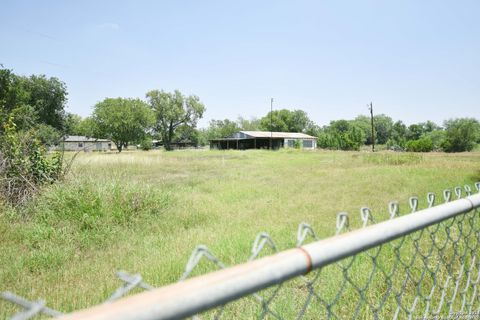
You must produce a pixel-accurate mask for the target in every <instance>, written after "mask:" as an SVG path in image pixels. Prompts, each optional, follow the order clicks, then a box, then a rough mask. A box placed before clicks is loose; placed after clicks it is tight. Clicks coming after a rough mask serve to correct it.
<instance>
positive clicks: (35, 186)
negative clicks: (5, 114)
mask: <svg viewBox="0 0 480 320" xmlns="http://www.w3.org/2000/svg"><path fill="white" fill-rule="evenodd" d="M34 133H35V132H34V131H31V130H30V131H26V132H22V131H18V130H17V126H16V124H15V123H14V121H13V118H12V117H10V118H9V120H8V122H6V123H5V124H4V125H3V134H2V135H1V136H0V202H1V201H3V202H6V203H8V204H10V205H12V206H14V207H18V206H22V205H24V204H25V203H27V202H28V200H30V199H31V198H32V197H33V196H34V195H35V194H36V193H37V192H38V190H39V189H40V188H41V187H42V186H43V185H45V184H49V183H52V182H54V181H56V180H58V179H59V178H61V177H62V175H63V173H64V172H63V169H64V168H63V155H62V154H61V153H59V152H55V153H54V154H52V155H48V154H47V150H46V148H45V147H44V145H43V144H42V143H41V141H40V140H39V139H38V137H37V136H36V135H35V134H34Z"/></svg>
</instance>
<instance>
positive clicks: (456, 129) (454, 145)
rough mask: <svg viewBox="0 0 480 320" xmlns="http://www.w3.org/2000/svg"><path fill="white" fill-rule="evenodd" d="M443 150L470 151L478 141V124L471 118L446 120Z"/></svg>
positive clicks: (479, 137)
mask: <svg viewBox="0 0 480 320" xmlns="http://www.w3.org/2000/svg"><path fill="white" fill-rule="evenodd" d="M444 126H445V141H444V142H443V145H442V147H443V150H444V151H446V152H463V151H471V150H472V149H473V148H474V147H475V144H476V143H477V142H478V140H479V139H480V123H479V122H478V120H476V119H473V118H459V119H451V120H447V121H445V123H444Z"/></svg>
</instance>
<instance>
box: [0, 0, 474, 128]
mask: <svg viewBox="0 0 480 320" xmlns="http://www.w3.org/2000/svg"><path fill="white" fill-rule="evenodd" d="M479 13H480V1H478V0H476V1H428V0H425V1H393V0H392V1H333V0H332V1H280V0H277V1H208V0H204V1H193V0H192V1H182V0H177V1H99V0H97V1H48V0H45V1H22V0H16V1H13V0H2V2H1V4H0V39H1V40H0V63H2V64H3V65H4V66H5V67H7V68H10V69H13V70H14V72H16V73H19V74H25V75H29V74H46V75H48V76H55V77H58V78H60V79H61V80H63V81H64V82H66V84H67V87H68V91H69V102H68V106H69V107H68V111H70V112H74V113H77V114H80V115H82V116H87V115H89V114H90V113H91V111H92V107H93V105H94V104H95V103H97V102H98V101H101V100H102V99H104V98H105V97H119V96H121V97H140V98H144V97H145V93H146V92H147V91H149V90H152V89H164V90H167V91H171V90H174V89H179V90H181V91H182V92H184V93H186V94H196V95H198V96H199V97H200V99H201V100H202V101H203V102H204V104H205V105H206V107H207V112H206V114H205V118H204V119H203V120H202V121H201V122H200V125H201V126H205V125H206V124H207V123H208V120H210V119H224V118H230V119H234V118H236V117H237V116H239V115H241V116H243V117H247V118H248V117H251V116H256V117H260V116H263V115H265V114H266V113H267V112H268V111H269V109H270V97H273V98H274V99H275V101H274V108H287V109H302V110H305V111H306V112H307V113H308V114H309V115H310V117H311V118H312V120H314V121H315V122H317V123H319V124H321V125H323V124H327V123H328V122H329V121H330V120H334V119H340V118H347V119H348V118H353V117H355V116H356V115H358V114H367V107H366V104H367V103H368V102H370V101H373V103H374V109H375V111H376V112H378V113H385V114H388V115H390V116H391V117H393V118H394V119H402V120H403V121H405V122H406V123H409V124H410V123H414V122H420V121H425V120H427V119H431V120H433V121H435V122H437V123H441V122H442V121H443V120H444V119H447V118H452V117H465V116H468V117H477V118H479V116H478V115H479V110H480V108H479V101H480V19H479V18H478V17H479Z"/></svg>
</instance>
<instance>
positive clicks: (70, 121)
mask: <svg viewBox="0 0 480 320" xmlns="http://www.w3.org/2000/svg"><path fill="white" fill-rule="evenodd" d="M81 122H82V117H80V116H79V115H78V114H74V113H67V114H66V116H65V125H64V131H65V133H66V134H68V135H79V134H77V133H76V132H75V131H77V130H78V127H79V126H80V123H81Z"/></svg>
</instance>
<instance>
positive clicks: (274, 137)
mask: <svg viewBox="0 0 480 320" xmlns="http://www.w3.org/2000/svg"><path fill="white" fill-rule="evenodd" d="M296 144H297V145H298V144H299V145H300V147H301V148H303V149H315V148H316V147H317V138H316V137H313V136H310V135H308V134H305V133H299V132H270V131H239V132H236V133H234V134H232V135H231V136H229V137H226V138H223V139H212V140H210V149H239V150H245V149H279V148H284V147H286V148H288V147H290V148H293V147H295V145H296Z"/></svg>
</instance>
